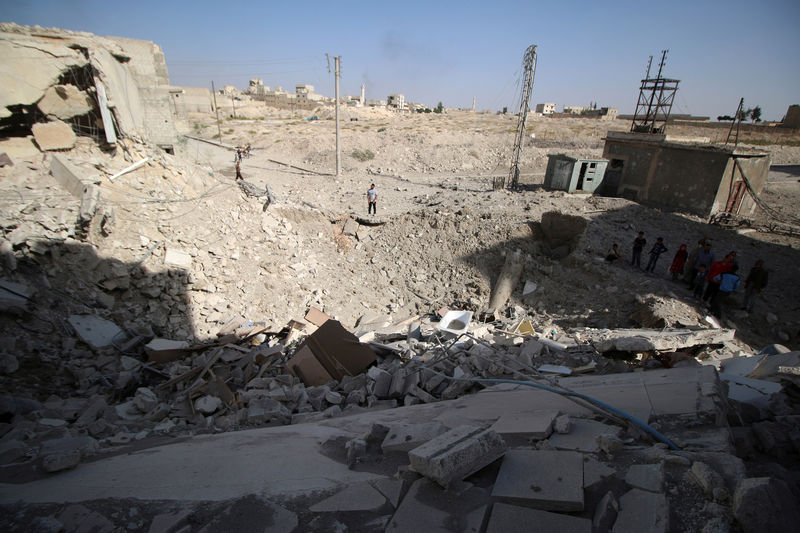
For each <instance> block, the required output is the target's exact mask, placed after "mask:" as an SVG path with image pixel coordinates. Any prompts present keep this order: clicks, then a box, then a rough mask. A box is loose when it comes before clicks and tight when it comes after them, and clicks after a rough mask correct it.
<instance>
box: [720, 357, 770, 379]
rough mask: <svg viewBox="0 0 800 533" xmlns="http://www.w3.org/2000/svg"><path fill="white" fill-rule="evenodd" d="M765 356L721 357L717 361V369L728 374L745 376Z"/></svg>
mask: <svg viewBox="0 0 800 533" xmlns="http://www.w3.org/2000/svg"><path fill="white" fill-rule="evenodd" d="M765 357H766V355H753V356H750V357H730V358H728V359H722V360H721V361H720V362H719V371H720V373H725V374H728V375H730V376H740V377H747V376H749V375H750V372H752V371H753V370H755V368H756V367H757V366H758V363H759V362H761V360H762V359H764V358H765Z"/></svg>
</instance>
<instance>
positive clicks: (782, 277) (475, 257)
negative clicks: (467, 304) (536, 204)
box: [459, 197, 800, 346]
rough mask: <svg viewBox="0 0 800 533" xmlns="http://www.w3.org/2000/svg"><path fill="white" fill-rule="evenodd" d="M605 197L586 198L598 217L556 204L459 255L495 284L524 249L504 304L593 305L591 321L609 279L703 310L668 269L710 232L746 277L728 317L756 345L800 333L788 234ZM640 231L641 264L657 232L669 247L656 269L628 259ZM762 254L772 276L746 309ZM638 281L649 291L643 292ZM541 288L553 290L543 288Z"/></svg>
mask: <svg viewBox="0 0 800 533" xmlns="http://www.w3.org/2000/svg"><path fill="white" fill-rule="evenodd" d="M592 204H594V205H592ZM602 205H603V204H602V202H596V203H595V202H593V201H592V199H591V197H590V198H589V199H587V208H597V209H592V211H593V212H594V213H596V212H597V211H598V210H600V211H601V212H600V214H596V215H595V216H594V217H593V218H588V217H583V216H579V215H569V214H563V213H559V212H548V213H545V214H544V216H543V217H542V219H541V220H530V221H528V223H527V225H526V227H524V228H520V229H519V231H518V232H517V233H516V234H514V235H512V236H511V238H510V239H507V240H505V241H502V242H498V243H497V244H495V245H494V246H491V247H489V248H486V249H483V250H481V251H480V252H477V253H473V254H469V255H465V256H463V257H462V260H463V261H464V262H465V263H466V264H468V265H470V266H471V267H473V268H475V269H476V270H477V271H479V272H480V273H481V274H482V275H483V276H484V277H485V279H487V280H488V282H489V284H490V286H491V287H493V288H495V287H496V285H497V281H498V279H499V277H500V274H501V272H502V271H503V268H504V264H505V262H506V257H507V256H508V255H509V254H511V253H512V252H514V251H515V250H519V251H520V252H521V257H522V262H523V268H522V273H521V276H520V281H519V283H518V284H517V286H516V289H515V290H514V292H513V293H512V295H511V298H509V300H508V302H507V306H514V305H521V306H523V307H525V306H527V307H529V308H530V307H532V306H536V307H537V309H538V310H539V311H540V312H543V313H546V314H550V315H560V316H567V315H581V314H583V315H586V314H587V312H588V313H589V316H588V318H587V319H586V320H585V322H586V323H587V325H592V323H593V322H595V321H598V322H600V321H601V320H600V318H602V311H600V310H594V311H590V312H589V311H588V310H587V306H588V302H585V301H584V300H583V299H582V297H583V296H584V295H586V294H587V293H588V294H592V295H593V297H592V299H593V300H598V299H599V300H602V298H603V295H604V294H607V293H606V292H605V289H606V287H607V286H612V285H613V286H616V287H617V289H618V292H619V293H621V294H623V295H629V296H630V300H631V302H633V299H634V297H635V296H637V295H638V296H642V297H644V296H648V295H656V296H661V297H665V298H678V299H679V300H681V301H683V302H684V303H686V304H688V305H690V306H694V307H696V308H697V309H698V311H699V312H702V313H706V312H707V311H706V310H705V307H704V306H701V305H700V304H699V302H698V301H697V300H696V299H694V298H693V296H692V292H691V291H690V290H689V289H688V285H687V283H685V282H683V281H682V280H681V279H679V280H678V281H673V280H672V279H671V275H670V272H669V268H670V265H671V264H672V261H673V258H674V256H675V253H676V252H677V251H678V249H679V247H680V245H681V244H686V245H687V249H688V251H690V252H691V250H692V249H693V248H694V247H696V246H697V242H698V241H699V240H700V239H701V238H704V237H705V238H708V239H710V240H711V242H712V251H713V252H714V254H715V261H716V260H721V259H722V257H723V256H725V255H726V254H727V253H728V252H730V251H736V252H737V255H736V261H737V263H738V266H739V270H738V274H739V276H740V277H741V279H742V283H741V287H740V289H739V290H738V291H737V294H736V295H735V296H734V298H733V301H732V305H731V306H730V308H729V310H730V311H731V312H729V313H727V314H726V319H727V320H730V321H732V323H733V324H732V325H733V326H734V327H735V328H736V329H737V337H738V338H740V339H741V340H743V341H745V342H747V343H748V344H753V345H754V346H759V345H761V344H769V343H774V342H784V343H785V342H786V341H787V339H785V338H784V339H782V340H781V339H780V337H781V336H785V334H786V333H788V334H789V335H790V336H792V335H794V334H795V333H796V331H794V329H796V327H797V326H796V323H797V322H798V321H800V308H798V307H797V303H796V302H798V301H800V283H797V279H796V273H797V266H796V265H797V264H798V262H800V250H798V249H797V248H793V247H792V246H789V245H787V244H781V242H789V241H788V238H787V237H780V236H776V237H775V238H773V237H772V236H765V239H764V240H761V239H756V238H753V236H752V235H754V233H753V232H751V233H738V232H736V231H735V230H733V229H729V228H724V227H721V226H717V225H709V224H706V223H705V222H699V221H693V220H691V219H689V218H686V217H682V216H679V215H677V214H673V213H668V212H663V211H658V210H654V209H650V208H647V207H643V206H640V205H636V204H631V205H627V206H625V207H622V208H620V209H613V210H607V211H602ZM639 231H643V232H644V234H645V238H646V239H647V245H646V247H645V249H644V251H643V253H642V256H641V260H642V268H644V267H645V266H646V265H647V261H648V258H649V255H648V253H649V251H650V249H651V248H652V246H653V245H654V244H655V241H656V238H657V237H663V238H664V244H665V246H666V247H667V249H668V251H667V252H666V253H664V254H662V255H661V257H660V258H659V260H658V263H657V265H656V269H655V271H654V272H653V273H652V274H650V273H645V272H644V271H643V270H639V269H636V268H634V267H632V266H631V265H630V260H631V251H632V244H633V240H634V239H635V238H636V236H637V233H638V232H639ZM769 241H777V242H769ZM615 243H616V244H618V246H619V253H620V255H621V260H618V261H617V262H616V263H614V264H609V263H607V262H605V261H604V257H605V256H606V255H607V254H608V252H609V250H610V249H611V246H612V244H615ZM576 252H578V253H576ZM759 259H761V260H763V261H764V263H765V266H766V268H767V269H768V270H769V284H768V285H767V287H766V288H765V289H764V291H763V292H762V294H761V296H760V297H759V298H758V299H757V302H756V305H755V309H754V312H753V313H750V314H747V313H745V312H744V311H741V310H740V307H741V305H742V299H743V296H744V290H745V288H744V280H745V279H746V278H747V275H748V273H749V272H750V269H751V268H752V267H753V265H754V264H755V262H756V260H759ZM645 279H650V280H652V281H661V282H662V283H661V284H660V285H658V284H653V283H648V284H645V285H644V287H645V288H644V289H643V288H642V287H643V286H642V284H641V283H638V282H639V281H643V280H645ZM527 280H530V281H532V282H534V283H536V284H537V285H539V288H538V289H537V291H538V292H534V293H532V294H531V295H529V296H528V297H526V298H523V297H522V288H523V286H524V284H525V281H527ZM640 289H641V290H643V291H644V293H642V294H640V293H638V292H637V291H638V290H640ZM542 290H545V291H550V292H549V293H547V294H542V292H541V291H542ZM609 299H610V298H609ZM459 303H460V302H459ZM770 314H774V315H777V321H776V320H775V317H774V316H772V317H769V316H768V315H770ZM593 319H597V320H593ZM556 323H558V321H556ZM564 324H565V325H574V324H567V322H564ZM641 325H642V324H639V323H636V321H635V320H628V322H627V323H621V324H616V325H615V326H613V327H637V326H641Z"/></svg>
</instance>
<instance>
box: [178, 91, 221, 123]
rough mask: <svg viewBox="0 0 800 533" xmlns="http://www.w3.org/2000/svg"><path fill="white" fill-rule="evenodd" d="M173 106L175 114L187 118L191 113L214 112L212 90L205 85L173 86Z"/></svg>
mask: <svg viewBox="0 0 800 533" xmlns="http://www.w3.org/2000/svg"><path fill="white" fill-rule="evenodd" d="M171 98H172V106H173V109H174V110H175V114H176V115H178V116H179V117H183V118H185V117H186V116H187V115H188V114H189V113H209V112H211V113H213V112H214V100H213V95H212V94H211V90H210V89H207V88H205V87H173V90H172V93H171Z"/></svg>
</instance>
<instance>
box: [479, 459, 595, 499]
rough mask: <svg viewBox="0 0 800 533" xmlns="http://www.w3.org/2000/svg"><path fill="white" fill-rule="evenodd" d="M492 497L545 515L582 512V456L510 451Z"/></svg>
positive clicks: (504, 460)
mask: <svg viewBox="0 0 800 533" xmlns="http://www.w3.org/2000/svg"><path fill="white" fill-rule="evenodd" d="M492 497H495V498H499V499H501V500H503V501H506V502H511V503H520V504H523V505H527V506H529V507H534V508H536V509H542V510H545V511H582V510H583V456H582V455H581V454H579V453H576V452H561V451H549V450H511V451H509V452H508V453H506V455H505V457H504V458H503V464H502V465H501V466H500V471H499V472H498V474H497V480H496V481H495V484H494V489H493V490H492Z"/></svg>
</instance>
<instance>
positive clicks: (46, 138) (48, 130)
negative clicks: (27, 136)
mask: <svg viewBox="0 0 800 533" xmlns="http://www.w3.org/2000/svg"><path fill="white" fill-rule="evenodd" d="M31 131H32V132H33V138H34V139H35V140H36V144H38V145H39V148H40V149H41V150H44V151H47V150H69V149H70V148H72V147H73V146H75V139H76V138H77V137H76V135H75V132H74V131H72V128H71V127H70V126H69V124H67V123H66V122H62V121H60V120H54V121H53V122H39V123H36V124H34V125H33V127H32V128H31Z"/></svg>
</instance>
